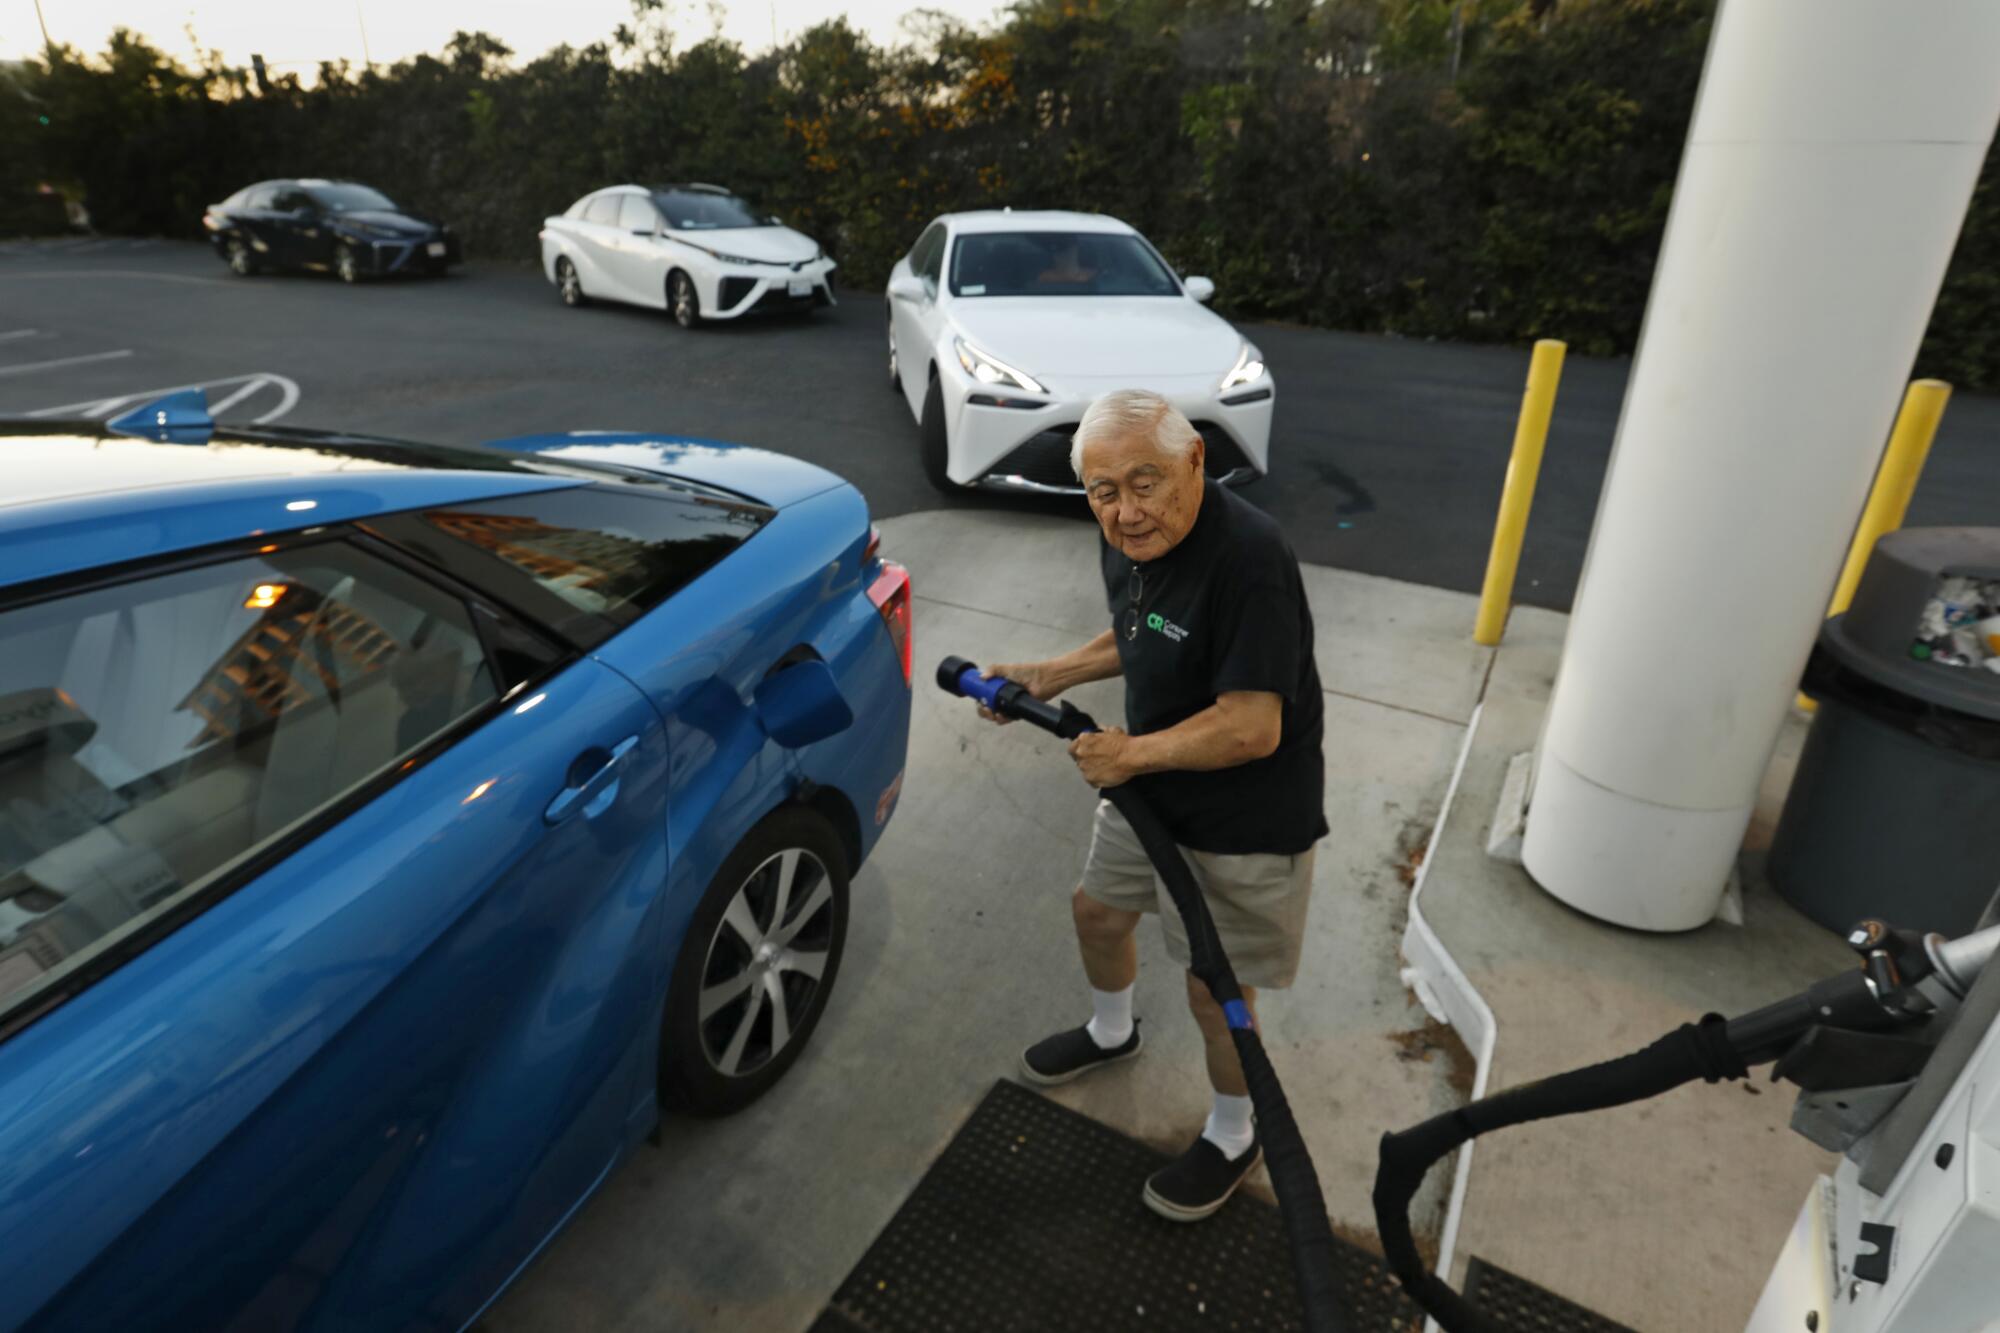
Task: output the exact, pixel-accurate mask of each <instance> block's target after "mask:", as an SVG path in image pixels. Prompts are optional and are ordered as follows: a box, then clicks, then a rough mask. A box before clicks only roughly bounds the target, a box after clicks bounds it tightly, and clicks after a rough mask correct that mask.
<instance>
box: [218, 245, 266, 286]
mask: <svg viewBox="0 0 2000 1333" xmlns="http://www.w3.org/2000/svg"><path fill="white" fill-rule="evenodd" d="M222 262H223V263H225V264H227V265H229V271H230V272H231V273H234V274H235V275H236V276H237V277H239V278H252V277H255V276H256V275H257V269H258V264H257V256H256V255H254V254H252V253H251V252H250V247H249V246H247V245H245V244H244V243H243V238H242V237H241V236H232V237H230V238H229V239H228V240H227V241H224V242H223V243H222Z"/></svg>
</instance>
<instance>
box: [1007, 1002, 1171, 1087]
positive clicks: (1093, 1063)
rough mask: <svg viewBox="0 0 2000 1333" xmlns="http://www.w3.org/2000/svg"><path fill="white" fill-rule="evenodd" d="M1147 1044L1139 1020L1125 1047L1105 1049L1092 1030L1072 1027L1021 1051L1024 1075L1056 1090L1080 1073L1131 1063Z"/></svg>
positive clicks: (1032, 1080)
mask: <svg viewBox="0 0 2000 1333" xmlns="http://www.w3.org/2000/svg"><path fill="white" fill-rule="evenodd" d="M1144 1044H1145V1043H1144V1042H1142V1041H1141V1040H1140V1039H1139V1020H1138V1019H1136V1018H1135V1019H1133V1020H1132V1035H1131V1036H1129V1037H1127V1038H1126V1039H1125V1044H1124V1045H1123V1046H1114V1047H1112V1048H1111V1049H1110V1050H1108V1051H1107V1050H1105V1049H1104V1048H1103V1047H1102V1046H1099V1045H1098V1044H1097V1041H1096V1039H1095V1038H1093V1037H1092V1036H1091V1035H1090V1029H1089V1028H1088V1027H1080V1028H1071V1029H1070V1030H1069V1031H1067V1032H1058V1033H1056V1035H1055V1036H1053V1037H1044V1038H1042V1039H1041V1040H1040V1041H1038V1042H1036V1043H1035V1044H1034V1045H1033V1046H1030V1047H1029V1048H1028V1049H1027V1050H1025V1051H1022V1052H1021V1076H1022V1077H1023V1078H1025V1079H1027V1080H1028V1082H1030V1083H1039V1084H1041V1085H1042V1086H1043V1087H1045V1088H1052V1087H1054V1086H1055V1085H1056V1084H1058V1083H1067V1082H1069V1081H1070V1080H1071V1079H1073V1078H1075V1077H1077V1076H1078V1075H1079V1074H1088V1073H1089V1072H1090V1071H1091V1070H1093V1069H1102V1068H1103V1067H1104V1066H1105V1065H1115V1064H1117V1063H1118V1062H1119V1061H1120V1060H1130V1059H1131V1058H1132V1057H1133V1056H1135V1055H1137V1054H1138V1053H1139V1047H1141V1046H1142V1045H1144Z"/></svg>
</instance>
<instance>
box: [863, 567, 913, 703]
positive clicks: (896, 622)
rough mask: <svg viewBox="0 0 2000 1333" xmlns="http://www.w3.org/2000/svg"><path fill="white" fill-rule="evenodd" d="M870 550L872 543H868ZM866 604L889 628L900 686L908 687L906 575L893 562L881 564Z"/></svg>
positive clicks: (904, 571) (906, 571)
mask: <svg viewBox="0 0 2000 1333" xmlns="http://www.w3.org/2000/svg"><path fill="white" fill-rule="evenodd" d="M870 549H871V551H872V549H873V541H872V540H871V542H870ZM868 600H869V601H871V602H873V603H875V609H876V610H877V611H880V612H881V613H882V623H883V624H885V625H887V626H888V627H889V641H890V642H891V643H893V644H895V645H896V659H897V660H898V661H899V662H901V663H902V664H903V684H905V685H908V684H909V683H910V571H909V570H907V569H904V568H903V567H902V566H901V565H899V564H897V563H896V562H895V561H893V560H884V561H883V562H882V572H881V573H879V574H877V575H876V576H875V581H874V582H873V583H871V584H869V585H868Z"/></svg>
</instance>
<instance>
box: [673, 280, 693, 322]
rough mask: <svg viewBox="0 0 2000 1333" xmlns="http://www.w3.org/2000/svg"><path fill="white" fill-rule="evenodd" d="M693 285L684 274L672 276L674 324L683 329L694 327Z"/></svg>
mask: <svg viewBox="0 0 2000 1333" xmlns="http://www.w3.org/2000/svg"><path fill="white" fill-rule="evenodd" d="M694 317H695V296H694V283H693V282H691V281H690V280H689V279H688V276H687V274H685V273H676V274H674V322H675V323H676V324H678V325H680V326H681V327H682V328H684V329H691V328H693V327H694Z"/></svg>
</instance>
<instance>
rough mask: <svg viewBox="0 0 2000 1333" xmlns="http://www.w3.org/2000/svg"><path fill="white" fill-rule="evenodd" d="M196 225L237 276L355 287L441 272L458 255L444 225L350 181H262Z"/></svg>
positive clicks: (453, 238) (211, 210) (214, 207)
mask: <svg viewBox="0 0 2000 1333" xmlns="http://www.w3.org/2000/svg"><path fill="white" fill-rule="evenodd" d="M201 224H202V226H203V227H204V228H206V229H207V231H208V237H209V240H210V241H211V242H213V243H214V245H215V252H216V253H217V254H219V255H221V256H222V258H223V260H224V261H225V262H227V263H228V265H229V267H230V269H231V271H233V272H235V273H238V274H241V275H243V276H245V277H248V276H249V275H251V274H253V273H257V272H259V271H261V270H264V269H288V268H289V269H311V270H314V271H317V272H322V273H325V272H331V273H334V274H336V275H338V276H339V278H340V280H341V281H342V282H359V281H360V280H361V279H363V278H370V277H386V276H388V275H389V274H392V273H442V272H444V271H445V269H446V268H448V267H449V266H451V265H453V264H456V263H458V262H459V260H460V257H461V256H460V254H459V246H458V237H456V236H454V235H453V234H452V230H451V228H450V227H447V226H445V225H444V224H443V223H439V222H432V221H430V220H429V219H426V218H420V217H417V216H415V215H414V214H412V213H410V212H409V211H408V210H406V209H403V208H399V207H397V206H396V204H395V203H394V202H392V201H391V200H390V199H389V197H388V196H387V195H385V194H383V193H382V192H381V191H380V190H375V189H370V188H369V187H368V186H366V185H357V184H356V183H354V182H353V181H329V180H312V179H308V180H280V181H264V182H262V183H260V184H257V185H252V186H249V187H248V188H246V189H242V190H238V191H237V192H236V193H235V194H232V195H230V196H229V198H227V199H225V200H223V201H222V202H221V203H219V204H210V205H209V207H208V211H207V212H206V213H204V214H203V215H202V219H201Z"/></svg>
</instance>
